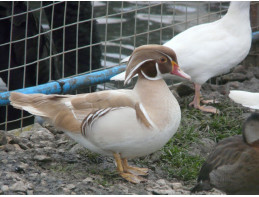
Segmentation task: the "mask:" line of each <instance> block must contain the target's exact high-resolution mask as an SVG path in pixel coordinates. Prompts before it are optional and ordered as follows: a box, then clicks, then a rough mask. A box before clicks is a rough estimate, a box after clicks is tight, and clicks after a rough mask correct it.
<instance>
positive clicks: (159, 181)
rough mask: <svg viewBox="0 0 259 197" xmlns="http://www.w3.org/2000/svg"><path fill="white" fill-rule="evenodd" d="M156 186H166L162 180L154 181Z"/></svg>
mask: <svg viewBox="0 0 259 197" xmlns="http://www.w3.org/2000/svg"><path fill="white" fill-rule="evenodd" d="M156 183H157V184H159V185H160V186H165V185H166V181H165V180H164V179H159V180H157V181H156Z"/></svg>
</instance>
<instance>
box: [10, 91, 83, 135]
mask: <svg viewBox="0 0 259 197" xmlns="http://www.w3.org/2000/svg"><path fill="white" fill-rule="evenodd" d="M68 97H69V96H67V95H45V94H23V93H19V92H12V93H11V96H10V98H9V99H10V101H11V105H12V106H14V107H15V108H18V109H22V110H25V111H28V112H29V113H31V114H33V115H38V116H41V117H44V118H47V119H49V120H50V121H51V122H53V124H54V125H55V126H57V127H58V128H61V129H63V130H66V131H72V132H79V131H80V126H81V122H80V121H78V120H77V119H76V118H75V116H74V114H73V112H72V111H71V109H70V108H69V105H68V104H67V103H66V100H67V99H68Z"/></svg>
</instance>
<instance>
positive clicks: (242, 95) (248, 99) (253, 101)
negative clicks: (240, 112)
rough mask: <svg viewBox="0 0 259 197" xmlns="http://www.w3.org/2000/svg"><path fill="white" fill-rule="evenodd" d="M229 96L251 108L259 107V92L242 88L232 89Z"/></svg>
mask: <svg viewBox="0 0 259 197" xmlns="http://www.w3.org/2000/svg"><path fill="white" fill-rule="evenodd" d="M228 96H229V98H231V99H232V100H233V101H234V102H236V103H238V104H241V105H243V106H244V107H248V108H250V109H257V110H258V109H259V93H257V92H248V91H242V90H230V93H229V95H228Z"/></svg>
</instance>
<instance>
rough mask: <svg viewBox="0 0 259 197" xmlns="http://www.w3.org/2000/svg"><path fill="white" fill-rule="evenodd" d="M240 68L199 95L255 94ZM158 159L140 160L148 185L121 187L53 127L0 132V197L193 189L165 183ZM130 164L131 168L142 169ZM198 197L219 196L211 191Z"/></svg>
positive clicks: (108, 169) (257, 76) (108, 162)
mask: <svg viewBox="0 0 259 197" xmlns="http://www.w3.org/2000/svg"><path fill="white" fill-rule="evenodd" d="M244 68H245V67H244V66H242V65H240V66H238V67H236V68H235V70H234V71H233V72H232V73H230V74H228V75H224V76H221V77H218V78H217V80H218V83H219V84H220V85H213V84H211V85H209V84H206V85H204V87H203V91H202V93H203V95H204V96H205V97H216V98H218V97H219V98H226V96H227V94H228V91H229V90H230V89H240V90H248V91H249V90H250V91H255V90H257V91H258V89H259V69H258V68H256V67H248V68H247V70H245V72H244ZM176 90H177V94H178V95H180V96H179V97H178V99H179V101H180V103H181V99H182V98H184V96H185V95H190V94H192V93H193V88H192V86H191V85H190V84H183V85H181V86H179V87H177V88H176ZM185 90H188V91H185ZM203 140H204V142H206V141H208V140H207V139H203ZM205 144H206V143H205ZM206 146H210V148H208V147H206V148H204V147H199V146H196V145H195V144H194V145H193V146H192V147H191V149H192V150H193V151H191V152H194V151H196V152H199V154H200V153H201V152H203V154H207V153H208V152H206V150H207V151H208V150H210V149H211V147H213V146H214V144H213V143H211V141H208V143H207V145H206ZM204 151H205V152H204ZM159 154H160V153H159V151H158V152H156V153H154V154H152V155H151V156H148V157H146V158H142V159H144V160H145V159H146V160H148V161H149V166H148V167H149V169H150V170H149V175H148V176H147V177H146V178H147V180H148V181H147V182H145V183H141V184H138V185H135V184H132V183H128V182H126V181H125V180H124V179H122V178H121V177H120V176H119V175H118V174H117V173H116V167H115V165H114V162H113V159H112V158H108V157H103V156H101V155H97V154H94V153H91V152H89V151H87V150H86V149H85V148H83V147H82V146H81V145H79V144H76V143H75V142H74V141H73V140H71V139H69V138H68V137H66V136H65V134H64V133H63V132H62V131H58V130H56V129H54V128H53V127H50V126H47V127H42V126H40V125H39V124H35V125H34V126H31V127H27V128H25V129H24V130H23V132H21V131H20V129H17V130H13V131H9V132H4V131H0V177H1V178H0V194H8V195H9V194H15V195H17V194H18V195H19V194H178V195H180V194H185V195H189V194H190V191H189V190H190V189H191V187H192V186H193V185H192V186H190V185H188V184H185V183H184V182H182V181H180V180H176V179H173V178H171V179H169V178H168V177H167V174H166V172H165V171H163V170H162V169H161V168H160V166H157V165H156V163H155V161H156V160H157V159H159ZM190 154H191V153H190ZM194 154H195V153H194ZM131 162H133V163H132V165H137V166H139V167H147V166H141V164H139V163H135V161H131ZM196 194H197V193H196ZM198 194H218V195H220V194H224V193H223V192H220V191H218V190H216V189H214V190H212V191H209V192H201V193H198Z"/></svg>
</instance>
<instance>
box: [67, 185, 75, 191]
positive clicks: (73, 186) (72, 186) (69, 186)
mask: <svg viewBox="0 0 259 197" xmlns="http://www.w3.org/2000/svg"><path fill="white" fill-rule="evenodd" d="M75 187H76V186H75V185H74V184H68V185H67V188H68V189H69V190H72V189H74V188H75Z"/></svg>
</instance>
